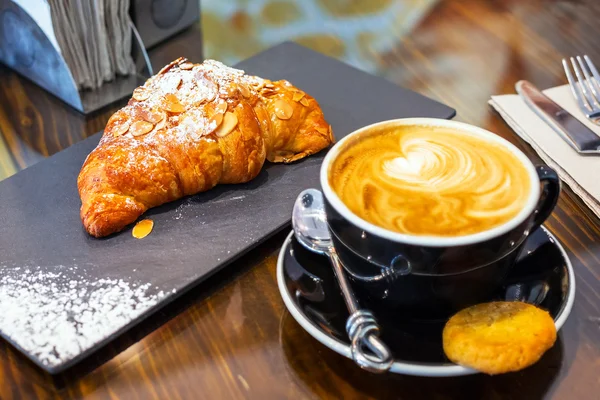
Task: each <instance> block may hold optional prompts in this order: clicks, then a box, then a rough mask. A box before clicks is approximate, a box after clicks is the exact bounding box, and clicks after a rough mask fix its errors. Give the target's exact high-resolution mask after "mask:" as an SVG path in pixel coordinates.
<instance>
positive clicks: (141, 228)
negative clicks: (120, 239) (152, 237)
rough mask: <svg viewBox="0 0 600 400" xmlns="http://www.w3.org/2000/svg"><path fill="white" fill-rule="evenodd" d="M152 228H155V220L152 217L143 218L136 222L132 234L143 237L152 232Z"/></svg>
mask: <svg viewBox="0 0 600 400" xmlns="http://www.w3.org/2000/svg"><path fill="white" fill-rule="evenodd" d="M152 228H154V221H152V220H151V219H143V220H141V221H140V222H138V223H137V224H135V226H134V227H133V230H132V231H131V234H132V235H133V237H134V238H136V239H143V238H145V237H146V236H148V235H149V234H150V232H152Z"/></svg>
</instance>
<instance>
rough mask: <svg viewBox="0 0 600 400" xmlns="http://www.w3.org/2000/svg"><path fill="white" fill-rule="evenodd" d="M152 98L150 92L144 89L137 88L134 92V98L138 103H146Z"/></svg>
mask: <svg viewBox="0 0 600 400" xmlns="http://www.w3.org/2000/svg"><path fill="white" fill-rule="evenodd" d="M149 97H150V91H149V90H146V89H145V88H143V87H138V88H135V90H134V91H133V98H134V99H136V100H137V101H144V100H146V99H148V98H149Z"/></svg>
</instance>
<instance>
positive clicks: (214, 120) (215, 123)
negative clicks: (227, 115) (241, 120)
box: [206, 113, 223, 135]
mask: <svg viewBox="0 0 600 400" xmlns="http://www.w3.org/2000/svg"><path fill="white" fill-rule="evenodd" d="M221 122H223V114H220V113H217V114H215V115H213V116H212V117H210V118H209V120H208V129H207V131H206V135H208V134H210V133H212V132H213V131H214V130H215V129H217V128H218V127H219V125H221Z"/></svg>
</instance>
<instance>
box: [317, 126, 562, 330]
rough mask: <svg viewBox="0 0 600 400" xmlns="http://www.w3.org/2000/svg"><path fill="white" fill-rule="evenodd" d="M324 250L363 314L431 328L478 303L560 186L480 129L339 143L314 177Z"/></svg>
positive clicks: (379, 129) (426, 129) (368, 132)
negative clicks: (327, 236)
mask: <svg viewBox="0 0 600 400" xmlns="http://www.w3.org/2000/svg"><path fill="white" fill-rule="evenodd" d="M320 181H321V187H322V190H323V194H324V198H325V207H326V212H327V222H328V225H329V230H330V232H331V236H332V240H333V244H334V248H335V250H336V252H337V253H338V255H339V257H340V259H341V260H342V262H343V264H344V268H345V271H346V273H347V275H348V278H349V280H350V283H351V285H352V287H353V289H354V290H355V292H356V294H357V296H358V297H359V298H360V299H361V301H362V302H364V304H365V305H367V306H368V307H369V308H371V309H373V311H377V312H380V311H385V312H391V313H394V314H398V315H400V314H401V315H406V316H410V317H413V318H423V319H429V318H434V319H435V318H440V317H447V316H448V315H451V314H452V313H454V312H456V311H458V310H460V309H462V308H464V307H467V306H470V305H473V304H477V303H480V302H484V301H488V300H490V299H491V297H492V296H493V294H494V293H495V292H496V291H497V290H498V289H499V288H500V287H501V286H502V284H503V282H504V280H505V278H506V276H507V274H508V272H509V271H510V269H511V268H512V267H513V266H514V265H515V261H516V259H517V256H518V255H519V253H520V250H521V248H522V245H523V243H524V242H525V239H527V237H528V235H529V233H530V232H532V231H533V230H534V229H536V228H538V227H539V226H540V225H541V224H542V223H543V222H544V221H545V219H546V218H547V217H548V216H549V215H550V214H551V212H552V210H553V209H554V207H555V205H556V202H557V200H558V196H559V193H560V180H559V178H558V176H557V174H556V173H555V172H554V171H553V170H552V169H550V168H549V167H547V166H544V165H538V166H534V165H533V164H532V163H531V161H530V160H529V159H528V158H527V156H525V155H524V154H523V153H522V152H521V151H520V150H519V149H517V148H516V147H515V146H514V145H513V144H511V143H510V142H508V141H506V140H505V139H503V138H501V137H500V136H497V135H495V134H493V133H491V132H489V131H487V130H484V129H482V128H478V127H475V126H472V125H468V124H465V123H461V122H456V121H448V120H440V119H432V118H408V119H397V120H390V121H383V122H379V123H376V124H373V125H369V126H366V127H364V128H361V129H358V130H357V131H355V132H352V133H350V134H349V135H347V136H346V137H344V138H343V139H342V140H340V141H339V142H338V143H337V144H336V145H335V146H334V147H333V148H332V149H331V150H330V151H329V153H328V154H327V155H326V157H325V159H324V161H323V165H322V167H321V171H320Z"/></svg>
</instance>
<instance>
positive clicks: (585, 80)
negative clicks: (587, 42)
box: [562, 55, 600, 125]
mask: <svg viewBox="0 0 600 400" xmlns="http://www.w3.org/2000/svg"><path fill="white" fill-rule="evenodd" d="M576 59H577V62H575V60H576ZM584 60H585V63H584ZM570 61H571V65H572V67H573V71H574V72H575V76H577V81H575V78H574V77H573V74H571V69H570V68H569V63H568V62H567V60H566V59H565V58H563V60H562V64H563V68H564V69H565V74H566V75H567V80H568V81H569V86H570V87H571V91H572V92H573V97H575V100H576V101H577V104H578V105H579V109H580V110H581V111H582V112H583V113H584V114H585V116H586V117H587V118H588V119H589V120H590V121H592V122H593V123H595V124H596V125H600V83H599V82H600V74H599V73H598V70H597V69H596V67H595V66H594V63H593V62H592V60H590V58H589V57H588V56H587V55H584V56H583V59H582V58H581V57H580V56H577V57H571V58H570Z"/></svg>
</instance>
